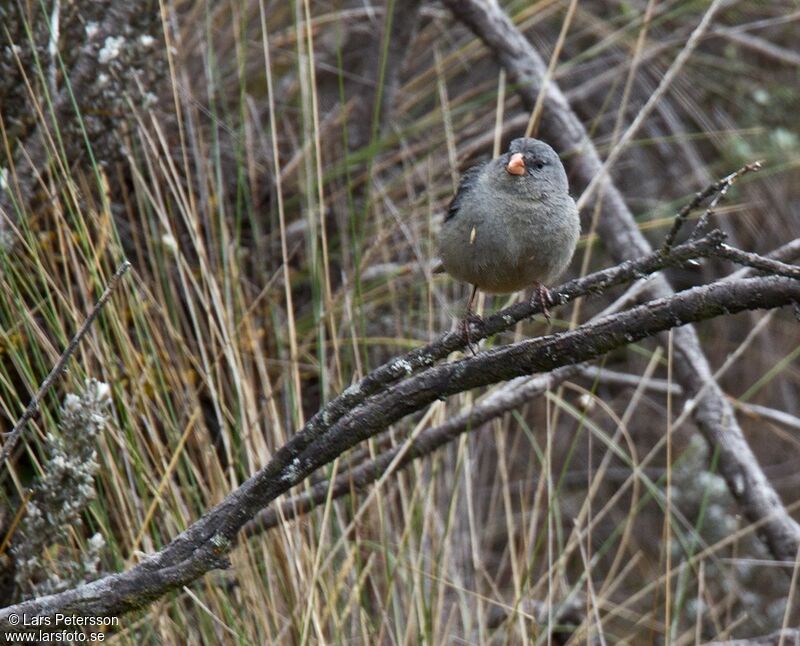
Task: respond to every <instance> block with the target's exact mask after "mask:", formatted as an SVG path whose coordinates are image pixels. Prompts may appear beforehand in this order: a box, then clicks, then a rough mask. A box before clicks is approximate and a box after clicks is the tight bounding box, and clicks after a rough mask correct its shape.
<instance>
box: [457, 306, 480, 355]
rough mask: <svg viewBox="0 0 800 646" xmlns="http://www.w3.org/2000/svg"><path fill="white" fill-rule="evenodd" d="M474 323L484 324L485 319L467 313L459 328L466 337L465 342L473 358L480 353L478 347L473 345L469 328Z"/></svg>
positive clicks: (472, 313)
mask: <svg viewBox="0 0 800 646" xmlns="http://www.w3.org/2000/svg"><path fill="white" fill-rule="evenodd" d="M472 323H483V319H482V318H481V317H480V316H478V315H477V314H475V313H474V312H467V313H466V314H465V315H464V318H463V319H461V324H460V325H459V327H460V328H461V335H462V336H463V337H464V342H465V343H466V344H467V347H468V348H469V351H470V352H472V356H473V357H474V356H477V354H478V351H477V350H476V347H477V345H473V344H472V337H471V336H470V330H469V327H470V325H471V324H472Z"/></svg>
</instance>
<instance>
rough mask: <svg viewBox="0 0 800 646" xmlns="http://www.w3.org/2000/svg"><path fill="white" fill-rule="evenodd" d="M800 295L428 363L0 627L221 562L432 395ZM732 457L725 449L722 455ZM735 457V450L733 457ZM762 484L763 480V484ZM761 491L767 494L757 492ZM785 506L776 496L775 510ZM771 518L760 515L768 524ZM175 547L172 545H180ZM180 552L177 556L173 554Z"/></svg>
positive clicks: (737, 287)
mask: <svg viewBox="0 0 800 646" xmlns="http://www.w3.org/2000/svg"><path fill="white" fill-rule="evenodd" d="M798 301H800V281H798V280H794V279H791V278H784V277H775V276H767V277H759V278H746V279H741V280H735V281H731V280H728V281H720V282H717V283H713V284H711V285H705V286H702V287H696V288H694V289H690V290H686V291H683V292H681V293H679V294H675V295H671V296H670V297H667V298H663V299H658V300H655V301H651V302H648V303H645V304H643V305H640V306H638V307H635V308H633V309H631V310H628V311H625V312H623V313H621V314H616V315H612V316H607V317H604V318H602V319H599V320H597V321H594V322H592V323H588V324H586V325H583V326H581V327H579V328H576V329H575V330H571V331H568V332H563V333H560V334H552V335H549V336H545V337H538V338H534V339H529V340H526V341H523V342H520V343H516V344H513V345H509V346H503V347H500V348H497V349H495V350H492V351H490V352H485V353H481V354H479V355H478V356H477V357H474V358H466V359H462V360H461V361H455V362H453V363H446V364H442V365H438V366H434V367H432V368H429V369H428V370H425V371H423V372H421V373H419V374H417V375H414V376H413V377H411V378H409V379H406V380H405V381H402V382H400V383H399V384H396V385H395V386H394V387H392V388H391V389H386V390H385V391H384V392H382V393H380V394H378V395H375V396H373V397H371V398H370V399H368V400H366V401H364V403H363V404H361V405H360V406H358V407H356V408H355V409H354V410H352V411H351V412H349V413H348V414H346V415H344V416H342V417H341V419H340V420H339V421H338V422H337V423H336V424H335V425H334V426H333V427H332V428H331V429H330V430H329V432H328V433H326V434H325V435H324V436H323V437H321V438H319V439H318V440H317V441H316V442H314V443H313V444H312V445H311V446H309V447H308V448H307V449H306V450H305V451H303V452H302V453H301V454H300V455H298V456H297V457H295V458H294V459H293V460H291V462H290V463H289V464H282V463H281V461H280V460H278V459H277V456H276V458H274V459H273V460H272V461H270V463H269V464H267V466H266V467H264V468H263V469H261V470H260V471H259V472H258V473H256V474H255V475H254V476H253V477H251V478H250V479H249V480H247V482H245V483H244V484H243V485H242V486H241V487H240V488H239V489H237V490H236V491H234V492H233V493H232V494H230V495H229V496H228V497H227V498H226V499H225V500H224V501H223V502H222V503H221V504H220V505H218V506H217V507H216V508H215V509H213V510H212V511H210V512H209V513H208V514H206V516H204V517H203V518H202V519H200V520H199V521H198V522H197V523H195V525H193V526H192V528H190V529H189V530H187V531H186V532H184V533H183V534H181V535H180V536H179V537H178V538H176V539H175V540H174V541H173V542H172V543H171V544H170V545H169V546H167V548H165V549H164V550H162V552H160V553H159V554H156V555H154V556H153V557H151V558H149V559H147V560H146V561H144V562H142V563H141V564H139V565H138V566H136V567H134V568H133V569H131V570H129V571H127V572H123V573H119V574H114V575H110V576H107V577H104V578H102V579H99V580H97V581H94V582H92V583H89V584H86V585H83V586H80V587H79V588H76V589H73V590H68V591H66V592H62V593H60V594H57V595H50V596H47V597H41V598H39V599H33V600H31V601H26V602H23V603H20V604H17V605H15V606H10V607H7V608H5V609H3V610H1V611H0V627H6V626H9V627H10V624H9V617H10V615H12V614H17V615H22V614H23V613H26V614H27V615H28V616H34V615H36V616H50V617H52V616H54V615H55V614H56V613H65V614H70V613H71V614H80V615H94V616H100V615H103V616H110V615H118V614H122V613H124V612H127V611H130V610H132V609H135V608H140V607H142V606H144V605H146V604H147V603H148V602H150V601H152V600H154V599H156V598H158V597H159V596H161V595H163V594H165V593H166V592H169V591H170V590H173V589H175V588H178V587H180V586H183V585H186V584H188V583H189V582H191V581H193V580H194V579H196V578H198V577H200V576H202V575H203V574H204V573H206V572H208V571H210V570H212V569H215V568H219V567H224V566H225V564H226V560H225V553H226V552H227V551H228V550H229V549H230V546H231V544H232V542H233V540H234V539H235V538H236V536H237V534H238V532H239V531H240V530H241V529H242V527H243V526H244V525H245V524H246V523H247V522H248V521H249V520H250V519H252V518H253V517H254V516H255V514H256V513H257V512H258V511H259V510H260V509H262V508H264V507H265V506H266V505H268V504H269V503H270V502H272V501H273V500H275V498H276V497H277V496H279V495H281V494H282V493H284V492H286V491H288V490H289V489H290V488H291V487H292V486H294V485H295V484H297V483H299V482H301V481H302V480H303V479H305V478H306V477H308V476H309V475H310V474H311V473H313V472H314V471H315V470H316V469H318V468H319V467H320V466H323V465H324V464H326V463H328V462H330V461H331V460H333V459H335V458H336V457H337V456H338V455H340V454H341V453H342V452H343V451H345V450H347V449H349V448H351V447H353V446H355V445H356V444H358V443H359V442H361V441H363V440H364V439H366V438H368V437H371V436H373V435H376V434H377V433H380V432H381V431H382V430H383V429H385V428H386V427H387V426H388V425H389V424H392V423H393V422H396V421H397V420H399V419H401V418H403V417H404V416H406V415H408V414H410V413H413V412H415V411H417V410H420V409H421V408H423V407H425V406H426V405H428V404H430V403H431V402H433V401H435V400H437V399H441V398H443V397H447V396H449V395H453V394H456V393H459V392H464V391H466V390H469V389H472V388H477V387H480V386H486V385H489V384H492V383H497V382H499V381H503V380H508V379H513V378H515V377H519V376H523V375H529V374H531V373H533V372H538V371H550V370H555V369H556V368H559V367H562V366H566V365H570V364H575V363H580V362H583V361H588V360H591V359H594V358H597V357H599V356H601V355H603V354H605V353H607V352H609V351H611V350H614V349H616V348H620V347H623V346H625V345H627V344H628V343H631V342H633V341H636V340H639V339H643V338H645V337H648V336H652V335H655V334H657V333H659V332H661V331H664V330H667V329H671V328H673V327H676V326H682V325H685V324H687V323H691V322H694V321H699V320H704V319H708V318H712V317H715V316H719V315H721V314H728V313H735V312H740V311H743V310H749V309H761V308H775V307H781V306H783V305H788V304H791V303H794V302H798ZM720 448H721V451H722V452H723V453H725V454H726V456H727V454H728V453H730V452H737V451H741V448H740V446H739V445H738V442H737V439H736V438H735V437H731V438H730V440H729V441H728V442H725V443H721V444H720ZM726 459H727V460H728V463H730V460H731V459H730V456H727V458H726ZM738 459H739V460H741V456H739V457H738ZM753 472H757V473H760V471H759V470H758V469H754V468H753V465H747V467H746V468H745V469H744V470H743V471H742V472H741V473H739V474H729V475H731V477H733V478H734V479H735V480H736V481H737V482H738V483H739V486H738V487H735V488H734V489H733V492H734V494H735V495H736V496H737V498H739V499H740V501H741V499H742V497H743V496H744V495H745V494H746V495H752V494H751V491H752V489H753V488H755V487H760V486H763V484H762V483H761V482H758V481H753V480H751V479H750V478H752V476H751V474H752V473H753ZM767 486H768V485H767ZM760 495H762V496H763V495H768V494H765V493H763V492H761V493H760ZM782 512H783V513H785V510H783V507H782V506H781V505H780V501H778V500H777V498H776V499H775V512H774V513H775V515H779V514H780V513H782ZM770 521H771V517H769V516H768V517H767V518H766V519H765V518H762V523H763V525H762V526H766V525H767V524H769V522H770ZM176 546H177V548H176ZM176 554H181V555H185V556H184V558H182V559H180V560H179V561H177V562H176V561H175V555H176Z"/></svg>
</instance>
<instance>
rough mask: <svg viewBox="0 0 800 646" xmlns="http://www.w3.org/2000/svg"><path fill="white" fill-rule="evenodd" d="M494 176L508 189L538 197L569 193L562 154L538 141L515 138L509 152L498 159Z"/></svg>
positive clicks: (495, 161)
mask: <svg viewBox="0 0 800 646" xmlns="http://www.w3.org/2000/svg"><path fill="white" fill-rule="evenodd" d="M494 166H495V168H494V169H493V170H494V173H493V174H494V175H495V176H496V178H497V180H498V182H500V183H501V184H502V185H503V187H504V188H505V189H506V190H511V191H520V190H522V191H524V192H525V193H530V194H532V195H538V194H540V193H542V192H548V191H554V190H556V191H562V192H568V191H569V184H568V182H567V174H566V172H565V171H564V166H563V165H562V163H561V159H559V157H558V154H557V153H556V151H555V150H553V149H552V148H551V147H550V146H548V145H547V144H546V143H544V142H543V141H539V140H538V139H532V138H530V137H521V138H519V139H514V141H512V142H511V145H510V146H509V147H508V151H507V152H506V153H504V154H503V155H501V156H500V157H498V158H497V159H496V160H494Z"/></svg>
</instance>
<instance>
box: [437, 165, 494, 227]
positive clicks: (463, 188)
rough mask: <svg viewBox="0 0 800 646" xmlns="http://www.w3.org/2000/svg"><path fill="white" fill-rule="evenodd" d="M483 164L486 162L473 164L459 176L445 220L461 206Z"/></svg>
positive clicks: (454, 214) (452, 215)
mask: <svg viewBox="0 0 800 646" xmlns="http://www.w3.org/2000/svg"><path fill="white" fill-rule="evenodd" d="M485 166H486V162H484V163H482V164H478V165H477V166H473V167H472V168H469V169H467V170H466V171H465V172H464V174H463V175H462V176H461V181H460V182H459V184H458V190H457V191H456V194H455V195H454V196H453V199H452V200H450V206H449V207H448V208H447V215H446V216H445V218H444V220H445V222H447V220H449V219H450V218H453V217H455V216H456V214H457V213H458V210H459V209H460V208H461V204H462V203H463V202H464V200H465V199H467V197H468V196H469V193H470V191H471V190H472V188H473V187H474V186H475V183H476V182H477V181H478V175H480V174H481V171H482V170H483V169H484V167H485Z"/></svg>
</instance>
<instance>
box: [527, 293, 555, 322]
mask: <svg viewBox="0 0 800 646" xmlns="http://www.w3.org/2000/svg"><path fill="white" fill-rule="evenodd" d="M555 304H556V302H555V299H554V298H553V295H552V294H551V293H550V290H549V289H547V287H545V286H544V285H542V284H538V285H536V287H535V288H534V290H533V294H532V295H531V307H536V306H537V305H539V306H541V308H542V315H543V316H544V318H545V320H546V321H547V324H548V325H550V310H549V309H548V306H550V305H555Z"/></svg>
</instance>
